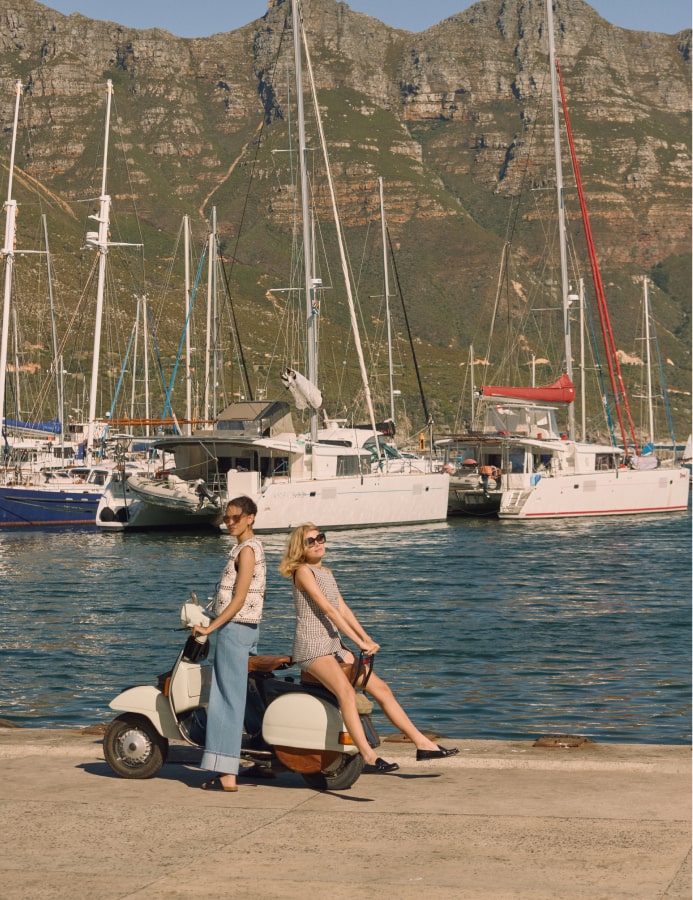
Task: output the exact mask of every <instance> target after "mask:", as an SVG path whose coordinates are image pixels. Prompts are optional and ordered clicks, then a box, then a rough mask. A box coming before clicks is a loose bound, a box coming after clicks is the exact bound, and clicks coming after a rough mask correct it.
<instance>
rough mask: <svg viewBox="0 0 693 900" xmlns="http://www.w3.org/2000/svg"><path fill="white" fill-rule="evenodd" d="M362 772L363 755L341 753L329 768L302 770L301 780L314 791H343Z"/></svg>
mask: <svg viewBox="0 0 693 900" xmlns="http://www.w3.org/2000/svg"><path fill="white" fill-rule="evenodd" d="M361 772H363V757H362V756H361V754H360V753H357V754H356V755H355V756H354V755H352V754H349V753H342V755H341V756H340V757H339V759H337V760H336V761H335V762H334V763H333V764H332V765H331V766H329V768H327V769H323V770H322V772H303V773H302V775H303V780H304V781H305V782H306V784H309V785H310V786H311V787H312V788H315V790H316V791H345V790H346V789H347V788H350V787H351V786H352V784H354V783H355V782H356V781H357V779H358V778H359V776H360V775H361Z"/></svg>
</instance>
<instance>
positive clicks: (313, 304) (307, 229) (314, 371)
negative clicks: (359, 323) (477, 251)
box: [291, 0, 320, 443]
mask: <svg viewBox="0 0 693 900" xmlns="http://www.w3.org/2000/svg"><path fill="white" fill-rule="evenodd" d="M291 21H292V25H293V38H294V66H295V72H296V103H297V113H298V156H299V171H300V182H301V218H302V220H303V223H302V224H303V267H304V268H303V271H304V279H305V284H304V289H305V297H306V375H307V378H308V380H309V381H310V382H311V383H312V384H313V385H315V387H317V386H318V323H317V314H318V307H317V298H316V290H317V288H318V286H319V285H320V279H316V278H315V277H314V275H313V236H312V232H311V218H310V199H309V195H308V165H307V157H306V153H307V150H306V121H305V109H304V105H303V69H302V55H301V22H300V18H299V8H298V0H291ZM310 439H311V441H312V442H313V443H315V442H316V441H317V439H318V412H317V410H316V409H313V408H312V407H311V411H310Z"/></svg>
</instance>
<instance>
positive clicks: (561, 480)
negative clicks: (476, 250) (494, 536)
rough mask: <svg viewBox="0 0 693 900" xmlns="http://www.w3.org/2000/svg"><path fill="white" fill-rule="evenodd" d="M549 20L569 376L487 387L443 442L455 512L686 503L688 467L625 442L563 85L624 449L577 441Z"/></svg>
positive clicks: (559, 513)
mask: <svg viewBox="0 0 693 900" xmlns="http://www.w3.org/2000/svg"><path fill="white" fill-rule="evenodd" d="M546 23H547V33H548V39H549V64H550V69H551V73H550V74H551V95H552V107H553V137H554V154H555V166H556V190H557V209H558V235H559V247H560V263H561V289H562V312H563V331H564V340H565V373H564V374H563V375H562V376H561V377H560V378H559V379H558V380H557V381H556V382H554V383H553V384H551V385H548V386H546V387H517V386H515V387H508V386H506V387H503V386H487V387H484V388H483V389H482V391H481V397H480V399H479V406H478V407H477V412H476V417H475V418H476V420H477V421H479V422H480V423H482V424H481V427H480V428H479V431H478V432H475V433H473V434H471V433H470V434H468V435H465V436H461V437H460V438H457V439H454V440H451V439H448V440H446V441H442V442H440V443H439V446H441V447H444V448H445V449H446V452H447V460H446V468H448V469H449V470H451V471H452V472H453V474H452V477H451V483H450V498H449V504H450V512H451V514H465V515H497V516H498V517H499V518H502V519H509V520H528V519H541V518H569V517H581V516H602V515H625V514H637V513H660V512H671V511H675V510H685V509H686V508H687V504H688V471H687V470H686V469H685V468H684V467H683V466H681V465H678V464H674V465H671V466H666V465H662V464H660V463H659V461H658V460H657V459H655V458H654V457H653V456H650V455H647V456H645V455H641V454H640V453H639V450H638V445H637V442H636V440H635V436H634V430H633V429H632V428H631V438H630V440H629V437H628V434H627V431H626V428H625V426H624V422H623V415H624V412H623V410H626V412H627V410H628V398H627V396H626V394H625V389H624V387H623V382H622V379H621V376H620V367H619V363H618V355H617V353H616V348H615V345H614V343H613V336H612V334H611V328H610V324H609V320H608V310H607V309H606V298H605V297H604V292H603V286H602V284H601V277H600V275H599V268H598V264H597V259H596V253H595V251H594V244H593V242H592V237H591V231H590V226H589V218H588V216H587V209H586V206H585V203H584V195H583V193H582V185H581V180H580V174H579V167H578V162H577V157H576V155H575V151H574V145H573V141H572V134H571V131H570V120H569V116H568V109H567V104H566V102H565V96H564V93H563V90H562V82H561V83H560V88H561V91H560V99H561V101H562V104H563V112H564V118H565V124H566V130H567V132H568V138H569V142H570V150H571V157H572V162H573V170H574V173H575V178H576V183H577V186H578V194H579V197H580V204H581V211H582V219H583V225H584V228H585V233H586V238H587V244H588V248H589V250H590V262H591V265H592V274H593V279H594V284H595V293H596V297H597V303H598V304H599V306H600V321H601V323H602V330H603V333H604V341H605V345H606V353H607V361H608V363H609V372H610V377H611V386H612V390H613V393H614V396H615V397H618V401H617V404H616V407H617V413H618V417H619V422H620V425H621V433H622V446H616V444H615V442H614V444H595V443H589V442H587V441H577V440H576V439H575V415H574V398H575V388H574V386H573V365H572V348H571V335H570V307H571V303H572V302H573V300H574V299H577V298H576V297H575V296H574V295H572V294H571V289H570V284H569V280H568V265H567V259H568V254H567V242H566V222H565V208H564V196H563V175H562V163H561V140H560V128H559V76H560V68H559V66H558V62H557V59H556V52H555V45H554V27H553V7H552V0H546ZM583 388H584V385H583ZM558 410H563V411H564V412H567V420H568V426H567V430H566V431H560V430H559V427H558V425H557V416H556V413H557V411H558ZM629 415H630V414H629V413H628V417H629Z"/></svg>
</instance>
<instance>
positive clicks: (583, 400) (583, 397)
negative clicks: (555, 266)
mask: <svg viewBox="0 0 693 900" xmlns="http://www.w3.org/2000/svg"><path fill="white" fill-rule="evenodd" d="M578 296H579V298H580V413H581V415H580V437H581V438H582V440H583V441H585V440H587V391H586V389H585V388H586V372H585V280H584V279H583V278H581V279H580V292H579V294H578Z"/></svg>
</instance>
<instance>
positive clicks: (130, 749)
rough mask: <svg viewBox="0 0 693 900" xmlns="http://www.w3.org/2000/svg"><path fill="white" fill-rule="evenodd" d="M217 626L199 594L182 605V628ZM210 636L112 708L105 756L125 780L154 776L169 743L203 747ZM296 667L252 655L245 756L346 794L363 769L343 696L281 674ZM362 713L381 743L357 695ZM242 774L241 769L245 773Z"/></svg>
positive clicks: (188, 646)
mask: <svg viewBox="0 0 693 900" xmlns="http://www.w3.org/2000/svg"><path fill="white" fill-rule="evenodd" d="M210 621H211V618H210V616H209V615H208V613H207V611H206V610H205V608H204V607H203V606H202V605H201V604H200V603H199V601H198V599H197V597H196V596H195V594H194V593H193V594H191V599H190V600H189V601H188V602H187V603H185V604H183V607H182V609H181V625H182V627H183V628H184V629H189V628H192V626H193V625H203V626H207V625H208V624H209V622H210ZM208 654H209V642H208V640H207V637H206V636H202V635H201V636H199V637H197V638H194V637H193V636H192V635H189V636H188V638H187V640H186V642H185V644H184V646H183V648H182V650H181V651H180V653H179V654H178V658H177V659H176V662H175V664H174V666H173V668H172V669H171V671H170V672H166V673H164V674H163V675H160V676H159V678H158V681H157V684H156V685H137V686H135V687H130V688H127V689H126V690H124V691H123V692H122V693H120V694H118V696H117V697H115V698H114V699H113V700H112V701H111V702H110V704H109V706H110V707H111V709H115V710H118V711H121V715H119V716H117V718H115V719H114V720H113V721H112V722H111V723H110V724H109V726H108V728H107V729H106V733H105V735H104V740H103V749H104V755H105V757H106V762H107V763H108V765H109V766H110V767H111V769H112V770H113V771H114V772H115V773H116V775H120V776H121V777H122V778H151V777H152V776H153V775H156V773H157V772H158V771H159V769H160V768H161V767H162V765H163V764H164V762H165V761H166V757H167V755H168V748H169V741H184V742H185V743H187V744H191V745H192V746H195V747H203V746H204V739H205V726H206V718H207V717H206V712H207V711H206V706H207V701H208V698H209V688H210V684H211V680H212V665H211V664H210V663H209V662H208V661H207V656H208ZM291 665H292V661H291V657H289V656H251V657H250V659H249V660H248V684H247V698H246V710H245V721H244V729H243V742H242V749H241V758H242V759H244V760H247V761H252V762H254V763H255V764H256V766H257V771H258V773H259V774H265V775H272V774H274V773H275V772H278V771H284V770H286V769H289V770H291V771H294V772H299V773H300V774H301V775H302V776H303V778H304V780H305V781H306V782H307V783H308V784H309V785H310V786H311V787H313V788H317V789H318V790H326V789H329V790H345V789H346V788H349V787H351V785H352V784H354V782H355V781H356V780H357V778H358V777H359V775H360V774H361V772H362V771H363V765H364V761H363V757H362V756H361V754H360V753H359V752H358V749H357V748H356V746H355V744H354V743H353V741H352V739H351V737H350V736H349V733H348V732H347V730H346V728H345V726H344V722H343V721H342V716H341V713H340V711H339V704H338V703H337V698H336V697H335V696H334V695H333V694H332V693H330V691H328V690H327V689H326V688H324V687H323V686H322V685H321V684H319V683H318V682H314V681H311V680H310V676H306V675H305V673H304V674H303V675H302V676H301V679H300V680H299V681H295V680H294V678H293V677H292V676H287V677H284V678H279V677H277V676H276V675H275V672H280V671H283V670H285V669H287V668H289V667H290V666H291ZM371 667H372V659H364V658H363V657H361V658H360V659H359V660H358V661H357V662H356V663H354V664H353V666H352V667H351V668H350V675H351V677H352V683H353V684H358V685H360V688H361V689H363V687H365V683H366V682H367V680H368V676H369V675H370V670H371ZM356 697H357V703H358V708H359V715H360V717H361V722H362V724H363V727H364V730H365V732H366V736H367V738H368V742H369V743H370V745H371V746H372V747H377V746H379V744H380V738H379V737H378V734H377V732H376V730H375V728H374V726H373V723H372V721H371V718H370V714H371V712H372V710H373V705H372V703H371V701H370V700H369V699H368V698H367V697H366V696H365V695H364V694H363V693H361V692H357V695H356ZM241 771H243V770H241Z"/></svg>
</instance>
